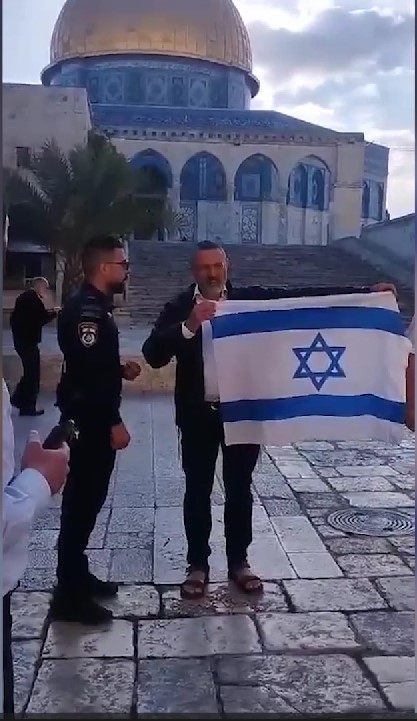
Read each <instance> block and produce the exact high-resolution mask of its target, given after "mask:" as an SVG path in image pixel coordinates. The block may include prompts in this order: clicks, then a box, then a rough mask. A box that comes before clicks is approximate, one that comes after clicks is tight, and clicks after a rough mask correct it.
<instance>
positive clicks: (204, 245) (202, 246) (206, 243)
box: [195, 240, 224, 253]
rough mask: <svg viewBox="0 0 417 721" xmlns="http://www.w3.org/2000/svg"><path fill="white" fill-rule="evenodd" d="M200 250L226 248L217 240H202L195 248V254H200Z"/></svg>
mask: <svg viewBox="0 0 417 721" xmlns="http://www.w3.org/2000/svg"><path fill="white" fill-rule="evenodd" d="M199 250H224V248H223V246H222V245H220V243H216V241H215V240H200V242H199V243H197V245H196V247H195V252H196V253H198V251H199Z"/></svg>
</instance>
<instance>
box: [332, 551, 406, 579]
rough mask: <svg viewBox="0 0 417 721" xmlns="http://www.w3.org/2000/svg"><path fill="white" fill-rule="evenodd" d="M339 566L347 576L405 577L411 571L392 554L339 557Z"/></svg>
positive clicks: (354, 554) (356, 554)
mask: <svg viewBox="0 0 417 721" xmlns="http://www.w3.org/2000/svg"><path fill="white" fill-rule="evenodd" d="M337 562H338V564H339V566H340V567H341V568H342V569H343V571H344V572H345V573H346V574H347V575H348V576H355V577H357V578H364V577H367V576H406V575H407V574H410V575H411V571H410V569H409V568H407V566H406V565H405V564H404V563H403V562H402V561H401V559H400V558H398V556H394V555H393V554H392V553H390V554H389V553H374V554H369V555H365V554H359V553H352V554H349V555H346V556H339V557H338V559H337Z"/></svg>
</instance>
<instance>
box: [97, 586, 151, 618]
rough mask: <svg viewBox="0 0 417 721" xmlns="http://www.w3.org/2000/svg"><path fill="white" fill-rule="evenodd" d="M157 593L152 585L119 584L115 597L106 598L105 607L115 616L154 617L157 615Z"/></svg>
mask: <svg viewBox="0 0 417 721" xmlns="http://www.w3.org/2000/svg"><path fill="white" fill-rule="evenodd" d="M159 606H160V599H159V593H158V591H157V590H156V588H154V587H153V586H145V585H142V586H121V587H120V588H119V593H118V594H117V597H116V598H115V599H111V600H106V607H107V608H110V609H111V610H112V611H113V615H114V616H115V618H130V619H136V618H154V617H156V616H158V615H159Z"/></svg>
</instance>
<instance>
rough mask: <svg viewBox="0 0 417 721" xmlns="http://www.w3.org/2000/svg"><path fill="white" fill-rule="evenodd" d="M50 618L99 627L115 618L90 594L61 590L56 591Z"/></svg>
mask: <svg viewBox="0 0 417 721" xmlns="http://www.w3.org/2000/svg"><path fill="white" fill-rule="evenodd" d="M49 616H50V619H51V621H65V622H67V623H81V624H83V625H86V626H99V625H100V624H105V623H109V621H111V620H112V618H113V614H112V612H111V611H110V610H109V609H108V608H104V607H103V606H100V605H99V604H98V603H96V602H95V601H94V600H93V599H92V598H91V596H90V594H89V593H85V592H79V591H77V592H69V591H68V590H66V589H65V590H64V589H61V588H56V589H55V591H54V594H53V597H52V601H51V605H50V609H49Z"/></svg>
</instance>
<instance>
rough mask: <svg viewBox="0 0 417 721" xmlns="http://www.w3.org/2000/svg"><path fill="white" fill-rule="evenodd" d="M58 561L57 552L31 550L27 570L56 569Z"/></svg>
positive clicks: (42, 549)
mask: <svg viewBox="0 0 417 721" xmlns="http://www.w3.org/2000/svg"><path fill="white" fill-rule="evenodd" d="M57 560H58V552H57V551H56V550H51V549H48V550H47V549H44V548H40V549H36V550H35V549H34V548H32V549H31V550H30V551H29V553H28V562H27V568H30V569H34V570H35V569H38V568H51V567H52V568H56V564H57Z"/></svg>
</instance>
